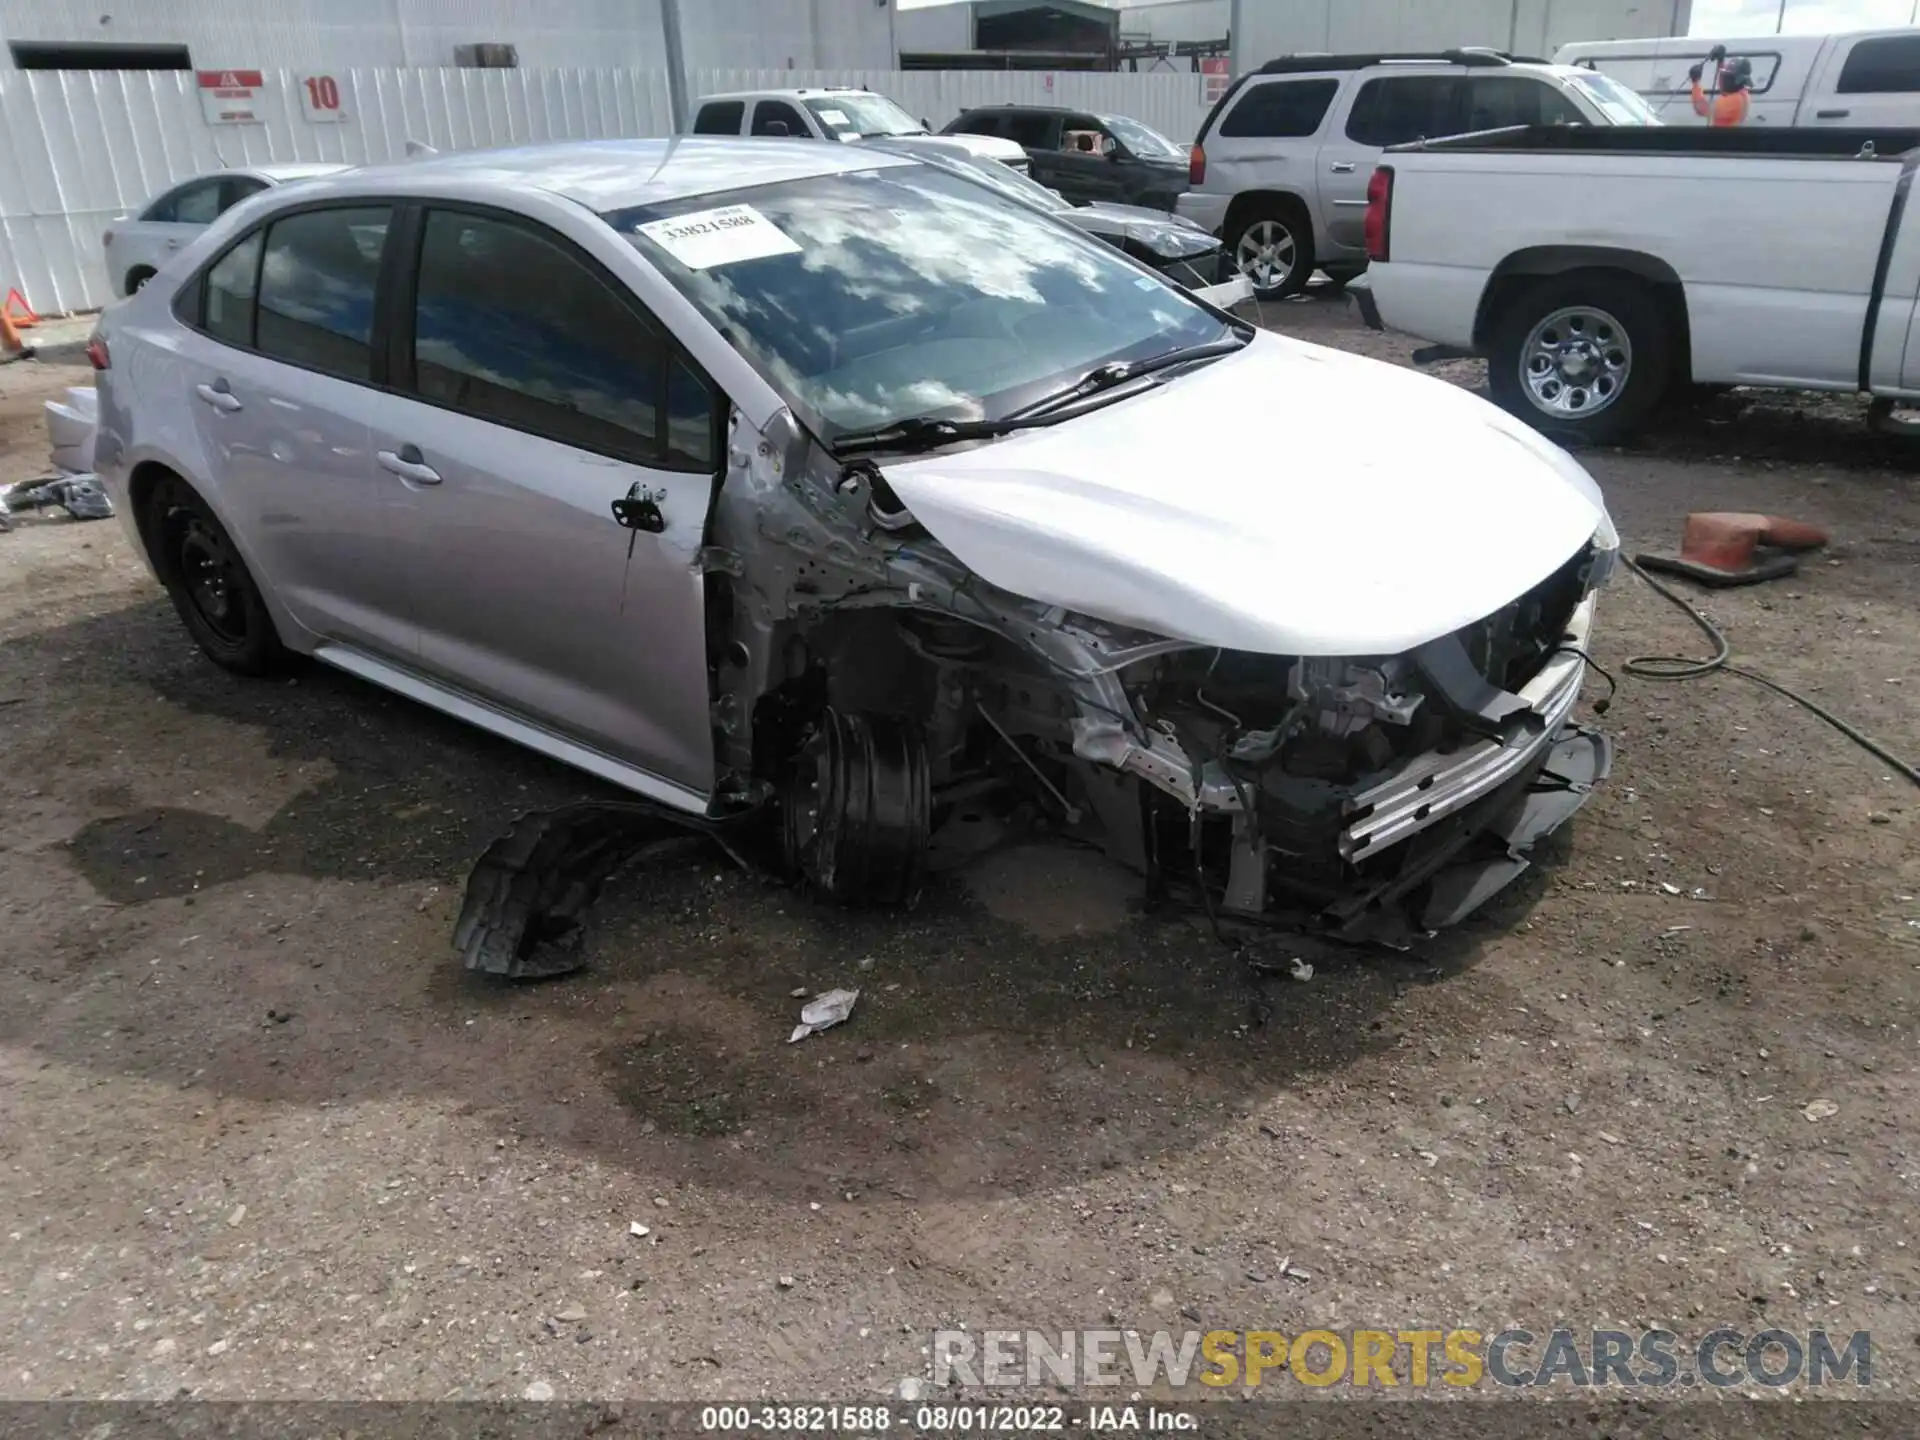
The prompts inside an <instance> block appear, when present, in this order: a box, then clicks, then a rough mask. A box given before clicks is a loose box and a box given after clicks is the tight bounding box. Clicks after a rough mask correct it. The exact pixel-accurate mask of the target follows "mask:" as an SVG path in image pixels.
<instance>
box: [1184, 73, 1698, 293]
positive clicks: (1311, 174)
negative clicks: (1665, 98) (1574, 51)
mask: <svg viewBox="0 0 1920 1440" xmlns="http://www.w3.org/2000/svg"><path fill="white" fill-rule="evenodd" d="M1659 123H1660V122H1659V119H1658V118H1657V117H1656V116H1655V115H1654V113H1653V111H1652V110H1651V109H1649V108H1648V106H1647V104H1646V102H1645V101H1643V100H1642V99H1641V98H1640V97H1639V96H1638V95H1636V94H1634V93H1633V91H1631V90H1629V89H1627V87H1626V86H1624V85H1622V84H1620V83H1619V82H1618V81H1616V80H1612V79H1609V78H1608V77H1607V76H1605V75H1599V74H1596V73H1595V72H1593V71H1591V70H1580V69H1575V68H1574V67H1572V66H1570V65H1548V64H1544V63H1536V62H1532V61H1516V60H1512V59H1509V58H1508V57H1507V56H1504V55H1499V54H1495V53H1494V52H1493V51H1491V50H1450V51H1447V52H1446V53H1444V54H1440V55H1294V56H1289V57H1287V58H1286V59H1283V60H1271V61H1269V62H1268V63H1266V64H1265V65H1262V66H1261V67H1260V68H1259V69H1258V70H1256V71H1254V72H1252V73H1251V74H1248V75H1244V76H1242V77H1241V78H1240V79H1239V80H1237V81H1235V82H1234V84H1233V86H1232V88H1230V89H1229V90H1228V91H1227V93H1226V94H1225V95H1223V96H1222V97H1221V98H1220V103H1219V104H1217V105H1215V106H1214V107H1213V111H1212V113H1211V114H1209V115H1208V116H1207V118H1206V122H1205V123H1204V124H1203V125H1201V127H1200V134H1199V135H1198V136H1197V137H1196V138H1195V140H1194V145H1193V154H1192V158H1191V161H1190V163H1189V167H1188V176H1187V183H1188V186H1189V189H1188V190H1187V192H1186V193H1185V194H1183V195H1182V196H1181V197H1180V199H1179V203H1178V205H1177V207H1176V208H1177V209H1178V210H1179V213H1180V214H1182V215H1184V216H1186V217H1187V218H1188V219H1189V220H1192V221H1194V222H1196V223H1197V224H1199V225H1200V226H1202V227H1203V228H1205V229H1207V230H1210V231H1212V232H1213V233H1214V234H1216V235H1218V236H1219V237H1220V238H1221V239H1222V240H1223V241H1225V242H1226V245H1227V248H1228V249H1229V250H1230V251H1231V252H1232V253H1233V257H1234V262H1235V263H1236V264H1237V265H1238V266H1239V267H1240V272H1241V274H1243V275H1245V276H1246V277H1247V279H1249V280H1250V281H1252V282H1253V289H1254V294H1255V295H1257V296H1259V297H1260V298H1261V299H1263V300H1277V299H1280V298H1282V297H1284V296H1287V295H1292V294H1295V293H1297V292H1298V291H1300V290H1302V289H1304V288H1305V287H1306V283H1307V280H1308V279H1309V278H1310V277H1311V276H1312V274H1313V272H1314V270H1315V268H1316V267H1317V268H1320V269H1323V270H1325V271H1326V272H1327V273H1328V275H1329V276H1331V277H1332V278H1334V279H1335V280H1345V279H1349V278H1351V277H1352V276H1354V275H1357V274H1359V273H1360V272H1361V271H1362V270H1364V269H1365V268H1366V264H1367V257H1366V244H1365V237H1364V236H1363V234H1362V231H1363V229H1364V227H1365V224H1366V216H1367V181H1368V180H1369V179H1370V178H1371V177H1372V175H1373V171H1374V166H1375V164H1376V163H1377V162H1378V160H1379V158H1380V153H1381V151H1383V150H1384V149H1386V148H1387V147H1388V146H1389V145H1403V144H1406V143H1407V142H1409V141H1413V140H1422V139H1428V140H1432V139H1438V138H1440V137H1441V136H1443V135H1460V134H1466V133H1469V132H1471V131H1475V130H1497V129H1500V128H1502V127H1504V126H1508V125H1657V124H1659Z"/></svg>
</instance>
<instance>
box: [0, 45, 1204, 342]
mask: <svg viewBox="0 0 1920 1440" xmlns="http://www.w3.org/2000/svg"><path fill="white" fill-rule="evenodd" d="M304 78H305V77H303V76H301V75H298V74H296V73H295V72H293V71H285V70H283V71H277V72H276V71H268V72H267V73H266V75H265V76H264V82H265V83H264V85H263V87H262V89H261V91H260V93H259V95H258V96H257V98H256V101H255V104H254V109H255V113H256V115H257V117H258V120H257V123H252V124H210V123H209V122H208V121H207V119H206V117H205V115H204V114H203V111H202V105H201V99H200V94H199V90H198V87H197V85H196V82H195V77H194V75H193V74H192V73H191V72H187V71H77V72H51V71H0V137H4V140H0V293H4V292H5V290H6V289H7V288H9V287H13V286H18V287H19V289H20V290H21V291H22V292H23V293H24V294H25V295H26V297H27V301H28V303H29V304H31V305H32V306H33V307H34V308H35V309H36V310H39V311H41V312H43V313H47V314H59V313H63V312H67V311H74V310H88V309H93V308H95V307H98V306H100V305H104V304H106V303H107V302H108V301H109V300H111V299H112V298H113V292H112V289H111V287H110V285H109V283H108V279H107V274H106V269H105V266H104V263H103V260H102V255H101V246H100V235H101V232H102V231H103V230H104V229H105V228H106V227H107V224H108V222H110V221H111V220H112V219H113V218H114V217H115V216H117V215H122V214H125V213H127V212H129V211H131V210H135V209H137V208H138V207H139V206H141V205H142V204H144V203H145V202H146V201H147V200H148V199H150V198H151V197H153V196H154V195H156V194H158V193H159V192H160V191H162V190H164V189H166V188H167V187H168V186H169V185H172V184H173V183H175V182H176V181H179V180H183V179H186V178H187V177H189V176H192V175H196V174H199V173H201V172H203V171H207V170H214V169H219V168H221V167H223V166H231V165H258V164H268V163H284V162H288V161H307V160H313V161H340V162H344V163H347V164H366V163H370V162H375V161H381V160H392V159H399V158H401V157H402V156H403V155H404V154H405V153H406V146H407V142H408V141H409V140H418V141H421V142H424V143H425V144H428V145H431V146H433V147H434V148H436V149H440V150H464V149H476V148H486V147H492V146H499V145H515V144H524V143H527V142H530V141H539V140H561V139H593V138H601V137H608V136H621V135H628V136H643V135H665V134H667V133H669V132H670V131H671V129H672V125H671V121H670V118H669V116H670V111H669V107H668V102H667V84H666V72H665V71H664V70H350V71H345V72H342V73H339V74H338V75H336V76H335V77H333V78H334V80H335V82H336V84H337V87H338V91H339V96H340V113H341V114H342V117H343V118H342V119H341V120H339V121H338V122H336V123H317V122H315V121H313V120H310V119H308V118H307V115H306V113H305V110H304V108H303V106H302V98H301V97H302V89H301V85H302V82H303V80H304ZM688 84H689V89H690V91H691V93H692V94H694V95H696V96H697V95H701V94H706V93H711V92H714V91H722V90H746V89H756V88H761V87H771V86H782V87H784V86H793V85H867V86H870V87H872V88H873V89H875V90H880V91H884V92H885V93H887V94H889V95H892V96H893V97H894V98H895V99H896V100H898V101H899V102H900V103H901V104H902V105H903V106H905V107H906V108H907V109H908V110H910V111H911V112H912V113H913V114H914V115H915V116H918V117H921V118H924V119H926V120H927V121H929V122H930V123H931V124H932V125H933V127H934V128H935V129H938V128H939V127H940V126H942V125H944V124H945V123H946V122H947V121H949V120H951V119H952V118H953V117H954V116H955V115H957V114H959V113H960V112H961V111H962V110H964V109H966V108H968V107H970V106H974V105H987V104H997V103H999V102H1001V101H1016V102H1022V103H1028V104H1053V105H1072V106H1076V107H1080V108H1085V109H1090V110H1106V111H1113V112H1118V113H1120V114H1124V115H1131V116H1132V117H1134V118H1135V119H1137V120H1142V121H1145V122H1146V123H1147V124H1149V125H1151V126H1153V127H1154V128H1155V129H1157V130H1159V131H1161V132H1162V133H1164V134H1166V135H1168V136H1170V137H1171V138H1173V139H1174V140H1175V141H1178V142H1182V143H1184V142H1185V141H1188V140H1191V139H1192V138H1193V135H1194V133H1195V132H1196V131H1197V130H1198V129H1199V125H1200V121H1201V118H1202V117H1203V115H1204V114H1205V107H1204V106H1203V105H1202V104H1201V98H1200V78H1199V76H1197V75H1187V74H1179V75H1167V74H1158V75H1127V74H1092V73H1071V72H1055V73H1040V72H1032V71H990V70H976V71H916V70H907V71H894V72H887V71H858V70H834V71H825V70H822V71H793V70H702V71H695V72H693V73H691V74H690V75H689V76H688Z"/></svg>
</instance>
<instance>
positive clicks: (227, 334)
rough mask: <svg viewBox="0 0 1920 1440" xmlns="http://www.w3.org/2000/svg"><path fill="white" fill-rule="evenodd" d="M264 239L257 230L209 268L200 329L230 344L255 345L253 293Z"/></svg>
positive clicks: (257, 279) (258, 274) (258, 276)
mask: <svg viewBox="0 0 1920 1440" xmlns="http://www.w3.org/2000/svg"><path fill="white" fill-rule="evenodd" d="M262 238H263V237H262V233H261V232H260V231H258V230H256V231H254V232H253V233H252V234H251V235H249V236H247V238H246V239H244V240H242V241H241V242H240V243H239V244H238V245H236V246H234V247H233V248H232V249H231V250H229V251H227V253H226V254H224V255H222V256H221V257H220V259H219V261H218V262H217V263H216V264H215V265H214V266H213V267H212V268H211V269H209V270H208V271H207V280H206V285H207V293H206V300H205V310H204V311H203V312H202V315H201V326H200V328H201V329H203V330H205V331H206V332H207V334H209V335H211V336H213V338H214V339H216V340H224V341H225V342H226V343H227V344H229V345H240V346H244V347H247V348H251V347H252V345H253V295H254V286H255V285H256V284H257V283H258V282H259V279H260V243H261V240H262Z"/></svg>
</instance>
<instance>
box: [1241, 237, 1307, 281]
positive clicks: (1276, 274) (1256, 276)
mask: <svg viewBox="0 0 1920 1440" xmlns="http://www.w3.org/2000/svg"><path fill="white" fill-rule="evenodd" d="M1299 253H1300V247H1299V244H1298V242H1296V241H1295V240H1294V238H1293V231H1291V230H1289V229H1288V228H1287V227H1286V226H1285V225H1283V224H1281V223H1280V222H1279V221H1278V220H1256V221H1254V222H1253V224H1251V225H1249V226H1248V227H1247V228H1246V229H1245V230H1244V231H1242V232H1241V234H1240V243H1239V244H1238V245H1236V246H1234V248H1233V260H1234V264H1236V265H1238V266H1239V267H1240V273H1241V274H1242V275H1244V276H1246V277H1247V279H1249V280H1251V281H1252V282H1253V283H1254V285H1255V286H1257V287H1258V288H1259V289H1262V290H1277V289H1279V288H1280V287H1281V286H1282V285H1284V284H1286V283H1287V278H1288V277H1289V276H1290V275H1292V274H1293V267H1294V265H1295V264H1296V263H1297V262H1298V260H1299Z"/></svg>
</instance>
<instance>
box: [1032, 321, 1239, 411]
mask: <svg viewBox="0 0 1920 1440" xmlns="http://www.w3.org/2000/svg"><path fill="white" fill-rule="evenodd" d="M1252 339H1253V335H1252V333H1251V332H1249V333H1248V334H1245V335H1240V334H1235V335H1233V336H1231V337H1229V338H1227V339H1224V340H1209V341H1207V342H1206V343H1205V344H1204V345H1182V346H1181V347H1180V348H1178V349H1176V350H1169V351H1167V352H1166V353H1164V354H1161V355H1150V356H1148V357H1147V358H1146V359H1145V360H1113V361H1109V362H1108V363H1107V364H1105V365H1096V366H1094V367H1093V369H1091V370H1089V371H1087V373H1086V374H1084V375H1082V376H1081V377H1080V378H1079V379H1078V380H1076V381H1074V382H1073V384H1071V385H1069V386H1067V388H1066V389H1064V390H1062V391H1059V392H1058V393H1057V394H1053V395H1049V396H1047V397H1046V398H1045V399H1043V400H1036V401H1035V402H1034V403H1033V404H1031V405H1029V406H1027V407H1026V408H1025V409H1024V410H1016V411H1015V412H1014V413H1013V414H1012V415H1010V416H1008V417H1007V418H1008V419H1010V420H1025V419H1030V418H1032V417H1034V416H1036V415H1045V414H1048V413H1050V412H1052V411H1055V410H1059V409H1061V408H1063V407H1065V406H1068V405H1071V404H1073V402H1074V401H1076V400H1084V399H1086V398H1087V396H1089V395H1098V394H1099V393H1100V392H1101V391H1102V390H1111V389H1113V388H1114V387H1115V386H1117V385H1124V384H1126V383H1127V382H1128V381H1129V380H1137V379H1139V378H1140V377H1141V376H1142V375H1151V374H1153V372H1154V371H1156V370H1168V369H1171V368H1172V367H1173V366H1175V365H1185V364H1187V363H1189V362H1191V361H1198V360H1212V359H1217V358H1218V357H1219V356H1222V355H1231V354H1233V352H1234V351H1236V350H1239V349H1242V348H1243V347H1245V346H1246V345H1247V343H1248V342H1249V341H1251V340H1252Z"/></svg>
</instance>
